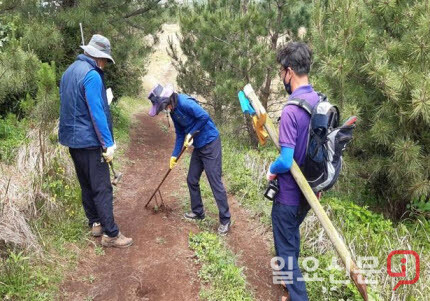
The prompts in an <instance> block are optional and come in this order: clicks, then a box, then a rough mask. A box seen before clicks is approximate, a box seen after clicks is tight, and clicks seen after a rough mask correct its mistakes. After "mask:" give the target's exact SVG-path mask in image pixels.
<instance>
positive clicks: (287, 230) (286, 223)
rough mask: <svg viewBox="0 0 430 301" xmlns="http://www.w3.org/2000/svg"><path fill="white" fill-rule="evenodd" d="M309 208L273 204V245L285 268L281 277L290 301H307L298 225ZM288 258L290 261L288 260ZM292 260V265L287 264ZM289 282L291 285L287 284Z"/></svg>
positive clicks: (305, 206)
mask: <svg viewBox="0 0 430 301" xmlns="http://www.w3.org/2000/svg"><path fill="white" fill-rule="evenodd" d="M308 211H309V206H307V204H306V205H303V206H290V205H283V204H281V203H279V202H273V207H272V227H273V239H274V243H275V250H276V256H278V257H282V258H283V259H284V262H285V266H284V268H283V269H282V272H286V273H287V274H288V276H287V275H285V276H283V277H285V278H284V282H285V284H286V286H287V289H288V292H289V294H290V298H291V301H307V300H308V294H307V293H306V284H305V282H304V280H303V279H302V280H298V279H297V278H302V273H301V271H300V268H299V263H298V259H299V255H300V231H299V227H300V224H301V223H302V222H303V220H304V219H305V217H306V214H307V213H308ZM289 258H291V259H290V261H289V260H288V259H289ZM291 260H292V265H291V264H289V262H291ZM288 281H290V282H291V283H288Z"/></svg>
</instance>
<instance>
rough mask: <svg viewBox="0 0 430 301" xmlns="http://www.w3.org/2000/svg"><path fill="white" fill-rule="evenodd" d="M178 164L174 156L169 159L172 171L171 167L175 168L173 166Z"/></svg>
mask: <svg viewBox="0 0 430 301" xmlns="http://www.w3.org/2000/svg"><path fill="white" fill-rule="evenodd" d="M177 163H178V161H177V158H176V157H174V156H171V157H170V169H173V167H175V165H176V164H177Z"/></svg>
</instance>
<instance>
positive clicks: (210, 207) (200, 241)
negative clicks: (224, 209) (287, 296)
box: [180, 154, 254, 301]
mask: <svg viewBox="0 0 430 301" xmlns="http://www.w3.org/2000/svg"><path fill="white" fill-rule="evenodd" d="M180 162H181V163H180V164H183V165H184V166H187V167H188V166H189V162H190V156H189V155H188V154H186V155H184V156H183V157H182V159H181V161H180ZM200 188H201V194H202V199H203V202H204V206H205V213H206V218H205V219H204V220H202V221H192V222H195V223H196V224H197V225H198V227H199V229H200V230H201V231H202V232H200V233H198V234H190V237H189V245H190V248H191V249H192V250H194V251H195V252H196V255H197V257H198V261H199V262H200V263H201V264H202V266H201V269H200V271H199V278H200V279H201V281H202V286H201V290H200V298H201V299H203V300H209V301H223V300H225V301H242V300H254V298H253V296H252V294H251V293H250V290H249V288H248V287H247V282H246V277H245V275H244V273H243V267H240V266H239V265H238V264H237V262H236V256H235V254H234V253H233V252H232V251H230V250H229V248H228V246H227V245H226V243H225V240H224V238H223V237H219V236H218V235H217V234H216V231H217V228H218V225H219V220H218V207H217V205H216V201H215V199H214V197H213V194H212V191H211V189H210V186H209V183H208V181H207V178H206V176H205V174H203V175H202V178H201V180H200ZM182 191H183V193H182V197H183V199H182V200H183V201H182V207H183V210H184V212H187V211H189V210H190V199H189V195H188V192H187V191H188V187H187V185H186V183H184V184H183V186H182ZM233 223H234V221H233Z"/></svg>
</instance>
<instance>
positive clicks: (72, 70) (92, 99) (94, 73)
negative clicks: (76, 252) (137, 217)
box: [58, 34, 133, 248]
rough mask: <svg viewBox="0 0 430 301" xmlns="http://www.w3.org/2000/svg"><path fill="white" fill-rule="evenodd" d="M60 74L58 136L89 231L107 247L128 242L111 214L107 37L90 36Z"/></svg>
mask: <svg viewBox="0 0 430 301" xmlns="http://www.w3.org/2000/svg"><path fill="white" fill-rule="evenodd" d="M81 48H82V49H83V50H84V54H80V55H78V57H77V59H76V61H75V62H74V63H73V64H71V65H70V66H69V67H68V68H67V70H66V71H65V72H64V74H63V76H62V77H61V82H60V125H59V130H58V137H59V141H60V143H61V144H62V145H64V146H67V147H68V148H69V152H70V155H71V157H72V160H73V163H74V165H75V169H76V174H77V177H78V180H79V184H80V186H81V191H82V204H83V207H84V211H85V215H86V216H87V218H88V223H89V226H90V227H91V232H92V235H93V236H102V235H103V237H102V245H103V246H106V247H120V248H124V247H128V246H130V245H131V244H132V243H133V240H132V239H131V238H127V237H125V236H124V235H122V234H121V233H120V232H119V229H118V226H117V225H116V223H115V221H114V216H113V194H112V184H111V181H110V173H109V165H108V163H109V162H110V161H111V160H112V159H113V155H114V152H115V149H116V144H115V140H114V137H113V131H112V118H111V114H110V109H109V105H108V99H107V94H106V87H105V83H104V73H103V69H104V67H105V66H106V64H107V62H108V61H111V62H112V63H115V62H114V60H113V58H112V55H111V47H110V42H109V40H108V39H107V38H106V37H104V36H101V35H98V34H96V35H94V36H93V37H92V38H91V41H90V42H89V43H88V45H85V46H81Z"/></svg>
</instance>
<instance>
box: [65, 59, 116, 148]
mask: <svg viewBox="0 0 430 301" xmlns="http://www.w3.org/2000/svg"><path fill="white" fill-rule="evenodd" d="M91 70H97V71H98V72H99V74H100V76H101V77H102V81H103V87H102V89H103V91H102V96H103V110H104V112H105V114H106V117H107V120H108V123H109V129H110V131H111V133H113V132H112V118H111V115H110V111H109V105H108V101H107V96H106V87H105V85H104V79H103V71H102V70H101V69H100V68H98V67H97V65H96V62H95V61H94V60H93V59H91V58H89V57H88V56H86V55H83V54H80V55H79V56H78V58H77V59H76V61H75V62H74V63H73V64H72V65H70V66H69V68H67V70H66V71H65V72H64V74H63V77H62V78H61V83H60V100H61V107H60V126H59V129H58V137H59V140H60V143H61V144H62V145H65V146H68V147H71V148H88V147H101V146H102V144H101V142H100V139H99V138H98V137H97V133H96V131H95V129H94V125H93V121H92V119H91V115H90V112H89V108H88V103H87V100H86V97H85V88H84V78H85V76H86V75H87V73H88V72H90V71H91Z"/></svg>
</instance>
